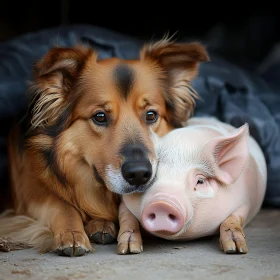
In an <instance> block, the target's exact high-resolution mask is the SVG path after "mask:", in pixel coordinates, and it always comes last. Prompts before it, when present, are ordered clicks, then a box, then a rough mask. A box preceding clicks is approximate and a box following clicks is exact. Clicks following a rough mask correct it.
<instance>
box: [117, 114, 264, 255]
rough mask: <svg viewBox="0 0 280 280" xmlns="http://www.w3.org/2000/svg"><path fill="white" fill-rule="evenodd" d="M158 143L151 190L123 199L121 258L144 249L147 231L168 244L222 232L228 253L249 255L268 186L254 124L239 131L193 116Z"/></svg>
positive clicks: (216, 120)
mask: <svg viewBox="0 0 280 280" xmlns="http://www.w3.org/2000/svg"><path fill="white" fill-rule="evenodd" d="M153 139H154V144H155V147H156V152H157V156H158V166H157V175H156V179H155V181H154V183H153V184H152V185H151V187H150V188H149V189H147V190H146V191H145V192H144V193H139V192H134V193H130V194H125V195H123V196H122V203H121V205H120V211H119V221H120V232H119V237H118V253H119V254H126V253H129V252H130V253H133V252H138V251H139V248H140V249H141V251H142V250H143V247H142V236H141V229H144V230H145V231H146V232H148V233H150V234H152V235H154V236H157V237H160V238H164V239H168V240H193V239H198V238H201V237H206V236H211V235H217V234H220V238H219V241H220V248H221V250H222V251H224V252H225V253H228V254H230V253H243V254H245V253H247V252H248V248H247V245H246V241H245V235H244V227H245V226H246V225H247V224H248V223H249V222H250V221H251V220H252V219H253V218H254V217H255V216H256V214H257V213H258V212H259V210H260V209H261V206H262V202H263V199H264V195H265V191H266V181H267V166H266V161H265V158H264V155H263V152H262V150H261V148H260V146H259V145H258V143H257V142H256V141H255V140H254V139H253V138H252V136H250V135H249V126H248V124H247V123H245V124H244V125H242V126H241V127H239V128H235V127H233V126H231V125H230V124H227V123H223V122H221V121H219V120H218V119H216V118H206V117H193V118H191V119H190V120H189V121H188V122H187V124H186V126H185V127H183V128H177V129H175V130H173V131H171V132H169V133H168V134H166V135H165V136H163V137H159V136H156V135H153ZM139 223H140V225H139Z"/></svg>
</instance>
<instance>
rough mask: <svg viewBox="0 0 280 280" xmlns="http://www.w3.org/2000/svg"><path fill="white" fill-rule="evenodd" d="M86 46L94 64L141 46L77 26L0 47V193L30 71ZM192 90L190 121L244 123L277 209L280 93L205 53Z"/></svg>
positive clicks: (270, 201) (279, 201) (268, 197)
mask: <svg viewBox="0 0 280 280" xmlns="http://www.w3.org/2000/svg"><path fill="white" fill-rule="evenodd" d="M78 42H82V43H87V44H89V45H91V46H92V47H93V48H94V49H96V50H97V51H98V52H99V58H106V57H112V56H118V57H120V58H136V57H138V52H139V47H140V46H141V45H142V42H139V41H137V40H135V39H132V38H130V37H128V36H124V35H122V34H117V33H115V32H112V31H110V30H106V29H102V28H98V27H95V26H87V25H77V26H66V27H58V28H53V29H47V30H43V31H40V32H37V33H32V34H26V35H24V36H21V37H18V38H16V39H14V40H11V41H8V42H5V43H2V44H0V61H1V63H0V125H1V131H0V182H1V184H0V188H2V189H0V191H2V190H3V189H4V188H5V189H6V188H7V154H6V139H7V133H8V129H9V127H10V123H11V120H12V117H14V116H15V115H16V114H18V113H19V112H20V111H21V110H22V109H24V108H25V106H26V101H25V91H26V86H27V83H26V82H27V81H28V79H30V74H31V67H32V65H33V64H34V62H35V61H36V60H37V59H39V58H40V57H42V56H43V55H44V54H45V53H46V52H47V51H48V50H49V48H50V47H52V46H53V45H56V44H58V45H60V46H73V45H75V44H76V43H78ZM210 57H211V62H207V63H203V64H201V67H200V73H199V76H198V78H197V79H196V80H195V81H194V82H193V86H194V88H195V89H196V90H197V91H198V93H199V94H200V96H201V98H202V99H201V100H199V101H198V102H197V106H196V110H195V115H209V116H216V117H218V118H219V119H221V120H222V121H225V122H227V123H230V124H232V125H234V126H240V125H242V124H244V122H248V123H249V127H250V133H251V135H252V136H253V137H254V138H255V139H256V140H257V141H258V143H259V144H260V145H261V147H262V149H263V151H264V154H265V157H266V160H267V164H268V188H267V192H266V197H265V204H264V205H268V206H276V207H280V131H279V129H280V110H279V108H280V92H279V91H277V90H275V89H273V88H272V87H270V86H269V84H267V83H266V82H265V81H264V80H262V79H261V77H258V76H254V75H253V74H252V73H248V72H246V71H245V70H244V69H240V68H238V67H237V66H235V65H233V64H230V63H229V62H227V61H225V60H223V59H221V58H219V57H217V56H216V55H214V54H211V53H210Z"/></svg>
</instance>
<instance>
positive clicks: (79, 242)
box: [47, 201, 93, 256]
mask: <svg viewBox="0 0 280 280" xmlns="http://www.w3.org/2000/svg"><path fill="white" fill-rule="evenodd" d="M51 205H53V204H51ZM50 209H51V207H50ZM47 218H48V219H50V228H51V231H52V232H53V235H54V241H53V250H54V251H56V252H57V253H58V254H60V255H65V256H81V255H84V254H85V253H86V252H89V251H92V250H93V248H92V246H91V244H90V241H89V239H88V237H87V235H86V233H85V231H84V225H83V221H82V218H81V216H80V214H79V213H78V212H77V211H76V210H75V208H74V207H72V206H71V205H68V204H67V203H65V202H62V201H59V203H56V205H55V209H54V210H53V211H52V210H51V211H49V212H48V215H47Z"/></svg>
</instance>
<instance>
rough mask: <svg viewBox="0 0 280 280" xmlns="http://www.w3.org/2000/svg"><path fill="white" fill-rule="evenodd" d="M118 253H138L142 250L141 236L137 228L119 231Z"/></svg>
mask: <svg viewBox="0 0 280 280" xmlns="http://www.w3.org/2000/svg"><path fill="white" fill-rule="evenodd" d="M117 252H118V254H119V255H126V254H129V253H130V254H139V253H141V252H143V245H142V236H141V233H140V232H139V230H124V231H122V229H121V230H120V232H119V236H118V249H117Z"/></svg>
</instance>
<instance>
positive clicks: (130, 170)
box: [122, 161, 152, 186]
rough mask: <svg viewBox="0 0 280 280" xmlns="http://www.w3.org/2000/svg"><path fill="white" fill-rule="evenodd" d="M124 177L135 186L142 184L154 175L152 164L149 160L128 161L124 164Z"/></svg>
mask: <svg viewBox="0 0 280 280" xmlns="http://www.w3.org/2000/svg"><path fill="white" fill-rule="evenodd" d="M122 175H123V177H124V179H125V180H126V181H127V182H128V183H129V184H130V185H133V186H140V185H143V184H145V183H147V182H148V181H149V179H150V178H151V176H152V165H151V163H150V162H149V161H145V162H137V161H135V162H133V161H130V162H126V163H124V164H123V166H122Z"/></svg>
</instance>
